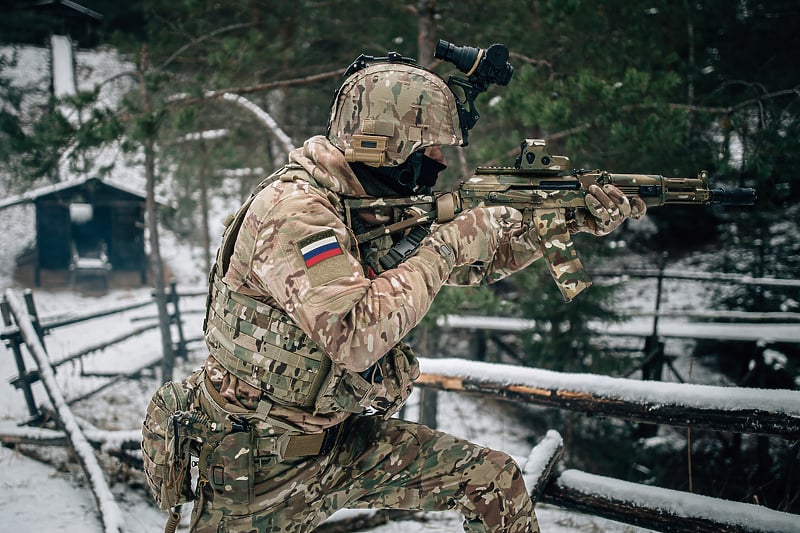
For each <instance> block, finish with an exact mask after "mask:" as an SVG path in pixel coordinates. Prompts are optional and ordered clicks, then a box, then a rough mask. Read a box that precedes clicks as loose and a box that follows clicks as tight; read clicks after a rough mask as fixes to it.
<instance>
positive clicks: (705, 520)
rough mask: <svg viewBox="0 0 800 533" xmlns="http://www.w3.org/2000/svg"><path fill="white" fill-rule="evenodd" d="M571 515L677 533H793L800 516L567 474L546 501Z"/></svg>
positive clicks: (548, 490) (546, 495)
mask: <svg viewBox="0 0 800 533" xmlns="http://www.w3.org/2000/svg"><path fill="white" fill-rule="evenodd" d="M540 501H542V502H544V503H549V504H552V505H556V506H558V507H562V508H565V509H572V510H576V511H580V512H584V513H587V514H591V515H595V516H602V517H604V518H608V519H611V520H617V521H619V522H624V523H626V524H633V525H636V526H639V527H644V528H648V529H654V530H656V531H670V532H671V533H745V532H760V533H792V532H796V531H798V529H797V524H798V521H800V516H797V515H793V514H789V513H783V512H780V511H775V510H772V509H768V508H766V507H760V506H758V505H752V504H748V503H740V502H732V501H728V500H721V499H719V498H711V497H709V496H701V495H699V494H691V493H688V492H681V491H676V490H670V489H664V488H660V487H652V486H647V485H641V484H638V483H630V482H627V481H620V480H618V479H612V478H607V477H603V476H596V475H594V474H588V473H586V472H581V471H578V470H566V471H564V472H563V473H562V474H561V475H560V476H559V477H558V478H557V479H553V480H551V482H550V483H549V484H548V485H547V487H546V488H545V491H544V493H542V498H541V500H540Z"/></svg>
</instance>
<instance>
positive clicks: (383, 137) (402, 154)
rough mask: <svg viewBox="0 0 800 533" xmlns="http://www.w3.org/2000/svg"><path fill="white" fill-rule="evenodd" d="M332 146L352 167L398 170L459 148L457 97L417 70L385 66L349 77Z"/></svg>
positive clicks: (334, 113)
mask: <svg viewBox="0 0 800 533" xmlns="http://www.w3.org/2000/svg"><path fill="white" fill-rule="evenodd" d="M328 140H330V141H331V143H332V144H333V145H334V146H336V147H337V148H339V149H340V150H341V151H342V152H344V154H345V158H346V159H347V160H348V161H349V162H356V161H358V162H362V163H365V164H367V165H370V166H375V167H378V166H383V167H395V166H398V165H401V164H402V163H403V162H405V161H406V160H407V159H408V157H409V156H410V155H411V154H413V153H414V152H417V151H419V150H422V149H424V148H426V147H428V146H461V145H463V137H462V133H461V128H460V125H459V118H458V108H457V105H456V99H455V95H454V94H453V92H452V91H451V90H450V88H449V87H448V86H447V84H446V83H445V81H444V80H443V79H442V78H440V77H439V76H437V75H436V74H434V73H433V72H431V71H429V70H426V69H424V68H422V67H420V66H418V65H415V64H408V63H400V62H390V61H383V62H379V63H372V64H369V65H367V66H366V67H364V68H361V69H360V70H357V71H356V72H354V73H352V74H350V75H349V76H348V77H347V79H345V81H344V83H343V84H342V87H341V88H340V89H339V91H338V92H337V93H336V96H335V98H334V102H333V106H332V108H331V115H330V119H329V121H328Z"/></svg>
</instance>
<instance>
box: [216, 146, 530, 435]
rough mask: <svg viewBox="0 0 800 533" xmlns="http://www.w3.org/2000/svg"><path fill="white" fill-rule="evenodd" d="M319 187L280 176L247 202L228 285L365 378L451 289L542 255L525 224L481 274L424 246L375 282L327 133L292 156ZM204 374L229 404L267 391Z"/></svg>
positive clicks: (349, 185)
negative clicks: (348, 214) (351, 221)
mask: <svg viewBox="0 0 800 533" xmlns="http://www.w3.org/2000/svg"><path fill="white" fill-rule="evenodd" d="M289 159H290V163H294V164H298V165H300V166H301V167H302V168H303V169H304V170H305V171H306V172H307V173H308V175H309V176H310V177H311V178H312V179H313V181H314V182H316V183H315V184H311V183H309V181H307V180H302V179H282V180H276V181H274V182H273V183H272V184H270V185H269V186H267V187H266V188H264V189H263V190H262V191H261V192H260V193H258V195H257V196H256V198H255V199H254V201H253V203H252V204H251V206H250V208H249V210H248V212H247V214H246V216H245V218H244V221H243V223H242V227H241V229H240V230H239V234H238V237H237V240H236V245H235V248H234V251H233V256H232V257H231V260H230V266H229V268H228V271H227V273H226V275H225V278H224V281H225V283H226V285H227V286H228V287H230V288H231V289H232V290H234V291H236V292H239V293H242V294H245V295H247V296H250V297H252V298H255V299H257V300H261V301H263V302H265V303H267V304H268V305H271V306H273V307H276V308H279V309H282V310H283V311H284V312H286V313H287V314H288V315H289V316H290V317H291V319H292V320H293V321H294V322H295V323H296V324H297V325H298V326H299V327H300V328H301V329H303V330H304V331H305V332H306V333H307V334H308V335H309V336H310V337H311V338H312V339H313V340H314V341H315V342H316V343H317V344H318V345H319V347H320V348H321V349H322V350H323V351H325V352H326V353H327V355H328V356H329V357H330V358H331V360H332V361H333V362H334V363H336V364H338V365H340V366H342V367H343V368H346V369H349V370H352V371H355V372H360V371H363V370H365V369H367V368H369V367H370V366H371V365H373V364H374V363H375V362H376V361H378V359H380V358H381V356H383V354H385V353H386V352H387V351H389V350H390V349H391V348H392V347H393V346H394V345H395V344H397V343H398V342H399V341H400V340H401V339H402V338H403V337H404V336H405V335H406V334H407V333H408V332H409V331H411V329H412V328H413V327H414V326H416V325H417V324H418V323H419V322H420V320H422V318H423V316H424V315H425V313H426V312H427V311H428V309H429V308H430V306H431V303H432V301H433V298H434V297H435V296H436V294H437V293H438V291H439V289H440V288H441V287H442V285H444V284H445V283H452V284H457V285H470V284H476V283H479V282H481V281H482V280H485V279H489V281H495V280H497V279H500V278H502V277H504V276H506V275H508V274H510V273H512V272H514V271H516V270H518V269H520V268H523V267H525V266H527V265H528V264H530V263H531V262H532V261H534V260H535V259H537V258H538V257H541V251H540V243H539V240H538V238H534V237H535V236H534V237H531V236H530V235H529V232H527V230H526V229H525V228H523V227H522V226H521V224H520V226H519V229H518V231H516V232H515V233H513V234H509V235H507V236H506V238H505V239H504V240H503V241H502V244H501V246H500V248H499V250H498V252H497V254H496V256H495V259H494V260H493V261H491V262H489V263H487V264H485V265H483V266H481V267H480V268H477V267H465V268H458V269H456V270H453V269H452V267H451V266H449V264H448V262H447V261H446V260H445V259H444V258H443V257H442V256H441V255H439V253H438V252H437V251H435V250H433V249H431V248H426V247H424V246H423V247H422V248H420V250H419V251H418V252H417V253H416V254H415V255H414V256H412V257H410V258H409V259H407V260H406V261H405V262H403V263H402V264H400V265H398V266H397V267H396V268H393V269H390V270H387V271H385V272H383V273H381V274H379V275H377V276H375V277H374V278H372V279H370V276H368V275H367V273H366V272H365V267H364V265H363V264H362V261H361V258H360V257H359V251H358V247H357V246H356V243H355V237H354V234H353V232H352V230H351V229H350V228H349V227H348V226H347V225H346V224H345V222H344V213H343V210H342V207H341V203H340V197H341V196H348V197H366V196H367V194H366V192H365V191H364V189H363V187H362V186H361V184H360V183H359V181H358V179H357V178H356V176H355V174H354V173H353V171H352V170H351V169H350V167H349V165H348V163H347V162H346V161H345V159H344V156H343V154H342V153H341V152H340V151H339V150H338V149H337V148H335V147H334V146H333V145H331V144H330V143H329V142H328V140H327V139H326V138H325V137H322V136H316V137H312V138H311V139H309V140H308V141H306V143H305V144H304V146H303V147H302V148H299V149H296V150H294V151H293V152H291V154H290V157H289ZM205 366H206V370H207V373H208V375H209V377H210V378H211V381H212V382H213V383H214V386H215V387H216V388H218V390H219V391H220V393H221V394H222V396H223V397H224V398H225V399H226V400H228V401H229V402H230V403H232V404H234V405H237V406H242V407H245V408H250V409H252V408H255V406H256V405H257V404H258V401H259V399H260V396H261V394H262V392H261V391H260V390H259V389H257V388H254V387H252V386H251V385H249V384H247V383H244V382H242V381H240V380H238V379H237V378H236V377H235V376H233V375H230V374H229V373H227V372H226V371H225V369H224V368H223V367H222V366H221V365H220V364H219V363H218V362H217V361H216V360H214V359H213V357H208V359H207V361H206V365H205ZM270 416H274V417H276V418H280V419H284V420H285V421H288V422H291V423H293V424H295V425H298V426H299V427H301V428H302V429H304V430H305V431H309V432H314V431H319V430H320V429H322V428H325V427H329V426H331V425H333V424H336V423H339V422H340V421H341V420H342V419H344V418H345V417H347V416H348V413H346V412H344V413H336V414H332V415H311V414H310V413H307V412H305V411H302V410H299V409H292V408H287V407H281V406H277V405H276V406H274V408H273V410H272V411H271V412H270Z"/></svg>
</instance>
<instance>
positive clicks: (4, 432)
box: [0, 421, 142, 450]
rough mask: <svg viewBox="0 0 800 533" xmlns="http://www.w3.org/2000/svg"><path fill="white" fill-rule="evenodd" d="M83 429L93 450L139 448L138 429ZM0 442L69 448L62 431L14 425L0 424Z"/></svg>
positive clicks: (83, 423)
mask: <svg viewBox="0 0 800 533" xmlns="http://www.w3.org/2000/svg"><path fill="white" fill-rule="evenodd" d="M79 424H80V426H81V427H83V433H84V435H85V436H86V440H87V441H89V443H90V444H91V445H92V446H93V447H94V448H100V449H103V450H138V449H139V447H140V446H141V440H142V432H141V430H139V429H132V430H120V431H106V430H102V429H97V428H94V427H85V425H86V424H85V422H80V421H79ZM0 442H2V443H3V444H36V445H39V446H69V440H68V439H67V437H66V436H65V435H64V432H62V431H56V430H53V429H47V428H36V427H27V426H18V425H16V424H14V423H9V422H0Z"/></svg>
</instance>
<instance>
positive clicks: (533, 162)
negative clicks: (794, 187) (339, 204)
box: [344, 139, 756, 302]
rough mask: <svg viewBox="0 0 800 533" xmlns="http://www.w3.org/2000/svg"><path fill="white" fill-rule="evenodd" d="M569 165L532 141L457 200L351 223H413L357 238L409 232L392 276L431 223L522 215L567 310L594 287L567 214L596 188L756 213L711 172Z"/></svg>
mask: <svg viewBox="0 0 800 533" xmlns="http://www.w3.org/2000/svg"><path fill="white" fill-rule="evenodd" d="M570 169H571V166H570V162H569V158H568V157H565V156H559V155H550V154H549V153H548V151H547V147H546V144H545V141H544V140H541V139H526V140H524V141H523V142H522V144H521V145H520V152H519V156H518V157H517V158H516V161H515V162H514V166H513V167H478V168H477V169H476V170H475V174H474V175H473V176H472V177H470V178H469V179H467V180H465V181H462V182H461V184H460V186H459V187H458V189H456V190H455V191H452V192H444V193H434V194H433V195H421V196H412V197H405V198H380V199H348V200H345V202H344V203H345V216H346V217H347V223H348V225H349V226H350V227H353V226H352V224H351V220H352V218H351V217H352V211H354V210H359V209H375V208H386V207H392V208H398V209H400V210H401V211H404V212H407V211H408V208H411V207H415V208H416V211H412V212H413V215H411V216H408V215H406V216H407V218H405V219H403V220H400V222H396V223H394V224H391V225H387V226H379V227H377V228H373V229H371V230H370V231H367V232H364V233H361V234H359V235H357V236H356V238H357V240H358V242H359V243H362V242H366V241H369V240H373V239H376V238H378V237H381V236H383V235H387V234H393V233H396V232H400V231H406V230H409V229H411V230H412V231H410V232H408V233H407V235H406V236H405V237H403V238H402V239H400V241H399V242H398V243H397V244H396V245H395V246H394V247H393V248H392V250H391V251H390V252H389V254H387V255H386V256H385V257H384V258H382V259H381V266H382V267H384V268H385V269H388V268H392V267H394V266H396V265H397V264H399V263H401V262H402V261H403V260H405V259H406V258H407V257H409V256H410V255H412V254H413V253H414V252H415V251H416V249H417V247H418V246H419V243H420V242H421V241H422V240H423V239H424V238H425V236H426V235H427V233H428V228H429V227H430V223H432V222H438V223H444V222H448V221H450V220H452V219H453V218H455V216H456V215H457V214H458V213H460V212H461V211H464V210H467V209H470V208H473V207H477V206H508V207H513V208H515V209H518V210H519V211H520V212H521V213H522V216H523V220H524V221H525V222H528V223H532V224H536V226H537V228H538V229H539V234H540V236H541V239H542V242H543V243H544V257H545V260H546V261H547V265H548V268H549V269H550V273H551V275H552V276H553V279H554V280H555V282H556V285H557V286H558V288H559V290H560V291H561V294H562V295H563V297H564V300H565V301H567V302H569V301H571V300H572V299H573V298H575V296H577V295H578V294H579V293H580V292H581V291H583V290H584V289H586V288H587V287H589V285H591V280H590V279H589V276H588V275H587V274H586V270H585V269H584V266H583V264H582V263H581V260H580V258H579V257H578V252H577V251H576V250H575V247H574V245H573V242H572V238H571V236H570V233H569V230H568V228H567V220H568V216H569V210H572V209H576V208H579V207H585V206H586V203H585V199H584V197H585V196H586V194H587V190H588V188H589V186H590V185H591V184H593V183H595V184H598V185H601V186H602V185H604V184H607V183H610V184H612V185H615V186H616V187H618V188H619V189H620V190H621V191H622V192H623V193H624V194H625V195H626V196H628V197H629V198H633V197H635V196H638V197H639V198H641V199H642V200H643V201H644V202H645V204H646V205H647V206H648V207H656V206H661V205H668V204H670V205H671V204H699V205H712V204H721V205H753V203H755V199H756V193H755V190H754V189H750V188H725V187H717V188H711V187H710V186H709V179H708V172H706V171H701V172H700V173H699V174H698V175H697V177H695V178H666V177H663V176H657V175H651V174H615V173H611V172H607V171H604V170H589V171H587V170H570Z"/></svg>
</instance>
